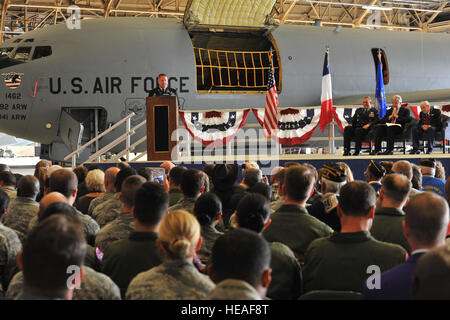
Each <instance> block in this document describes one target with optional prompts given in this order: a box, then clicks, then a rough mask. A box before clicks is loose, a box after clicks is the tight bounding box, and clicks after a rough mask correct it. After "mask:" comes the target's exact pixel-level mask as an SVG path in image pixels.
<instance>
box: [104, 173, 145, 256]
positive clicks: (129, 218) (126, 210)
mask: <svg viewBox="0 0 450 320" xmlns="http://www.w3.org/2000/svg"><path fill="white" fill-rule="evenodd" d="M145 181H146V180H145V178H144V177H142V176H139V175H133V176H129V177H128V178H126V179H125V181H124V182H123V184H122V188H121V194H120V201H121V202H122V204H123V211H122V212H121V213H120V214H119V216H118V217H117V218H116V219H114V220H113V221H111V222H110V223H108V224H107V225H106V226H104V227H103V228H102V229H101V230H100V232H99V233H98V234H97V237H96V238H95V245H96V246H97V247H98V248H99V249H100V250H101V251H102V252H105V250H106V249H107V248H108V246H109V244H111V243H112V242H113V241H116V240H120V239H127V238H128V237H129V235H130V233H132V232H133V231H134V230H135V227H136V224H135V222H134V218H133V208H134V201H135V197H136V191H137V190H138V189H139V188H140V187H141V186H142V185H143V184H144V183H145Z"/></svg>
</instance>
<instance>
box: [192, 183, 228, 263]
mask: <svg viewBox="0 0 450 320" xmlns="http://www.w3.org/2000/svg"><path fill="white" fill-rule="evenodd" d="M194 214H195V216H196V217H197V220H198V222H199V223H200V226H201V230H200V233H201V236H202V239H203V241H202V247H201V248H200V250H199V251H198V257H199V258H200V260H201V261H202V263H204V264H207V263H208V260H209V257H210V256H211V251H212V247H213V245H214V242H215V241H216V240H217V238H219V237H220V236H221V235H222V234H223V233H222V232H219V231H217V229H216V228H215V227H216V225H217V223H219V221H220V218H221V217H222V203H221V202H220V199H219V197H218V196H216V195H215V194H214V193H212V192H207V193H204V194H202V195H201V196H200V197H199V198H198V199H197V201H195V205H194Z"/></svg>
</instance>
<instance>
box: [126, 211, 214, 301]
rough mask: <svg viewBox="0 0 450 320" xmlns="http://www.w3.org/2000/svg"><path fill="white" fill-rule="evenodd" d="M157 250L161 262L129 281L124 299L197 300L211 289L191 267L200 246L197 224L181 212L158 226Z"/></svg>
mask: <svg viewBox="0 0 450 320" xmlns="http://www.w3.org/2000/svg"><path fill="white" fill-rule="evenodd" d="M158 244H159V247H160V249H161V251H162V253H163V255H164V262H163V263H162V264H161V265H159V266H157V267H154V268H152V269H150V270H148V271H145V272H141V273H139V274H138V275H137V276H136V277H134V278H133V280H132V281H131V283H130V285H129V286H128V290H127V293H126V295H125V297H126V299H127V300H199V299H203V298H205V297H206V295H207V294H208V293H209V292H210V291H211V290H212V289H213V288H214V283H213V282H212V281H211V280H210V279H209V278H208V276H206V275H204V274H201V273H200V272H199V271H198V270H197V269H196V267H195V266H194V264H193V261H194V255H195V252H196V250H198V249H199V248H200V246H201V244H202V240H201V238H200V224H199V223H198V221H197V219H196V218H195V217H194V215H192V214H190V213H189V212H187V211H184V210H177V211H172V212H170V213H169V214H167V215H166V216H165V217H164V218H163V219H162V221H161V224H160V225H159V239H158Z"/></svg>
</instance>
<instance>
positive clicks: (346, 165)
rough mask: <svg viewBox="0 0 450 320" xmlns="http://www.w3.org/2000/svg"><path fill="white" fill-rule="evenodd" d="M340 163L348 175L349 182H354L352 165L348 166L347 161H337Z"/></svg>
mask: <svg viewBox="0 0 450 320" xmlns="http://www.w3.org/2000/svg"><path fill="white" fill-rule="evenodd" d="M337 164H338V165H339V167H341V168H342V170H344V173H345V175H346V176H347V179H346V180H347V182H352V181H353V180H355V179H354V178H353V172H352V169H350V167H349V166H348V164H346V163H345V162H338V163H337Z"/></svg>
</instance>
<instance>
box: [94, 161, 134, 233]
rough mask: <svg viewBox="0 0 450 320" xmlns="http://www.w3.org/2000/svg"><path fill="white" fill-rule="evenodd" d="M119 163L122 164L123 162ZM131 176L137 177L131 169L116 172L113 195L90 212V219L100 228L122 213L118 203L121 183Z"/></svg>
mask: <svg viewBox="0 0 450 320" xmlns="http://www.w3.org/2000/svg"><path fill="white" fill-rule="evenodd" d="M121 163H122V164H123V163H125V162H121ZM132 175H137V173H136V170H134V169H133V168H128V167H125V168H124V169H122V170H120V171H119V172H117V175H116V177H115V181H114V188H115V191H116V192H115V193H114V195H112V196H111V195H110V196H109V197H108V198H109V199H108V200H107V201H103V202H101V203H100V204H98V205H96V207H95V209H93V210H92V218H94V219H95V221H97V223H98V224H99V225H100V227H101V228H103V227H104V226H105V225H106V224H108V223H109V222H111V221H113V220H114V219H116V218H117V217H118V216H119V214H120V213H121V212H122V211H123V206H122V201H120V199H119V196H120V192H121V188H122V183H123V182H124V181H125V179H126V178H127V177H129V176H132ZM141 178H142V177H141Z"/></svg>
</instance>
